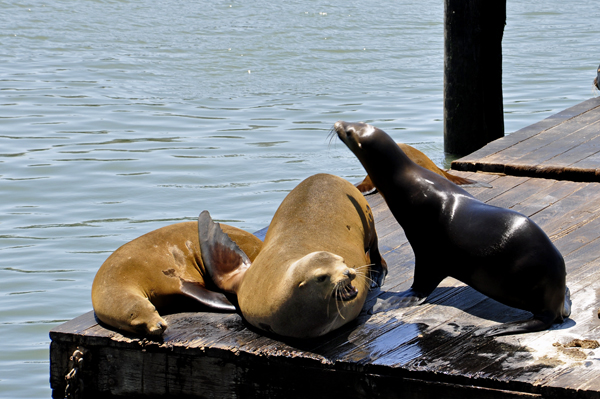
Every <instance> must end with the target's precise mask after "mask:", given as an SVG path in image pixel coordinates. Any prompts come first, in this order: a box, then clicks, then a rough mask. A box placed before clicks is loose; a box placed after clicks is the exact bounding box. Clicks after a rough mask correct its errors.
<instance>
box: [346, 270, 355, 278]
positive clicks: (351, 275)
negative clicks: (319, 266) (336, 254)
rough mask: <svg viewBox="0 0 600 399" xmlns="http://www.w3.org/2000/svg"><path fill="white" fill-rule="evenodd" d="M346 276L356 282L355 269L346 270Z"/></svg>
mask: <svg viewBox="0 0 600 399" xmlns="http://www.w3.org/2000/svg"><path fill="white" fill-rule="evenodd" d="M344 276H346V277H348V278H349V279H350V280H354V278H355V277H356V271H354V269H346V270H344Z"/></svg>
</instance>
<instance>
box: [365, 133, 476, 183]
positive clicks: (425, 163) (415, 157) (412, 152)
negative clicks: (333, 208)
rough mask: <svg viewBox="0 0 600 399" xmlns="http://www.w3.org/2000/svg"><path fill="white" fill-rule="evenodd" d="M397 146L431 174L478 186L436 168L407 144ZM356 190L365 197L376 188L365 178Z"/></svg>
mask: <svg viewBox="0 0 600 399" xmlns="http://www.w3.org/2000/svg"><path fill="white" fill-rule="evenodd" d="M397 144H398V147H400V149H401V150H402V152H403V153H404V154H406V156H407V157H409V158H410V160H411V161H413V162H414V163H416V164H417V165H419V166H421V167H423V168H425V169H429V170H430V171H432V172H433V173H437V174H438V175H440V176H442V177H445V178H446V179H448V180H450V181H451V182H452V183H454V184H458V185H463V184H478V182H476V181H475V180H471V179H467V178H465V177H460V176H456V175H453V174H450V173H448V172H446V171H445V170H443V169H440V168H438V166H437V165H436V164H435V163H433V161H432V160H431V159H430V158H429V157H428V156H427V155H425V154H423V153H422V152H421V151H419V150H417V149H416V148H414V147H411V146H409V145H408V144H404V143H397ZM356 188H358V191H360V192H361V193H363V194H365V195H368V194H374V193H376V192H377V188H376V187H375V185H374V184H373V182H372V181H371V178H370V177H369V176H367V177H365V179H364V180H363V181H362V182H361V183H359V184H357V185H356Z"/></svg>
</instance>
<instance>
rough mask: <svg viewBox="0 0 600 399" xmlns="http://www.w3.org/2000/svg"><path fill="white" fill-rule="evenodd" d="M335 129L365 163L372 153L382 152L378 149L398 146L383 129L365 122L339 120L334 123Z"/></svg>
mask: <svg viewBox="0 0 600 399" xmlns="http://www.w3.org/2000/svg"><path fill="white" fill-rule="evenodd" d="M333 130H334V131H335V132H336V133H337V135H338V137H339V138H340V140H342V141H343V142H344V144H346V146H347V147H348V148H349V149H350V150H351V151H352V152H353V153H354V155H356V157H357V158H358V159H359V160H360V161H361V162H362V163H363V164H364V163H365V161H368V158H369V157H370V156H372V155H371V154H375V155H377V154H379V153H381V151H376V149H385V148H386V147H390V148H394V149H396V148H397V147H398V146H397V144H396V142H395V141H394V140H392V138H391V137H390V136H388V135H387V134H386V133H385V132H384V131H383V130H381V129H379V128H377V127H375V126H372V125H369V124H367V123H364V122H353V123H352V122H344V121H337V122H336V123H335V124H334V125H333Z"/></svg>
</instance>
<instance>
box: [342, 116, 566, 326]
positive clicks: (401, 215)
mask: <svg viewBox="0 0 600 399" xmlns="http://www.w3.org/2000/svg"><path fill="white" fill-rule="evenodd" d="M334 130H335V132H336V133H337V135H338V137H339V138H340V139H341V140H342V141H343V142H344V143H345V144H346V145H347V146H348V148H349V149H350V150H352V152H353V153H354V154H355V155H356V157H357V158H358V159H359V160H360V162H361V163H362V165H363V166H364V167H365V169H366V170H367V172H368V174H369V176H371V179H372V180H373V183H374V184H375V186H376V187H377V189H378V190H379V192H380V193H381V195H382V196H383V197H384V199H385V201H386V203H387V204H388V206H389V208H390V210H391V212H392V213H393V215H394V217H395V218H396V220H398V222H399V223H400V225H401V226H402V228H403V229H404V231H405V233H406V237H407V238H408V241H409V242H410V245H411V246H412V248H413V251H414V253H415V273H414V280H413V285H412V287H411V289H409V290H408V291H406V292H404V293H401V294H399V295H397V296H393V297H391V298H390V299H389V300H386V301H384V303H383V304H381V305H379V304H378V305H376V306H377V307H376V308H375V311H382V310H388V309H392V308H397V307H402V306H409V305H413V304H418V303H421V302H423V301H424V300H425V299H427V296H428V295H429V294H430V293H431V292H432V291H433V290H434V289H435V287H437V285H438V284H439V283H440V282H441V281H442V280H443V279H444V278H445V277H447V276H451V277H454V278H456V279H458V280H460V281H462V282H464V283H466V284H468V285H470V286H471V287H473V288H475V289H476V290H478V291H480V292H481V293H483V294H485V295H487V296H489V297H490V298H493V299H495V300H497V301H499V302H501V303H504V304H506V305H509V306H512V307H516V308H519V309H524V310H527V311H530V312H532V313H533V318H532V319H530V320H523V321H516V322H512V323H505V324H501V325H498V326H495V327H491V328H488V329H482V330H479V331H478V332H477V333H476V334H477V335H486V336H493V335H505V334H517V333H525V332H533V331H540V330H544V329H547V328H549V327H550V326H551V325H552V324H553V323H555V322H561V321H563V319H564V318H566V317H568V316H569V315H570V305H571V301H570V299H569V291H568V288H567V287H566V285H565V280H566V271H565V263H564V260H563V257H562V255H561V254H560V252H559V251H558V250H557V249H556V247H555V246H554V245H553V244H552V242H551V241H550V239H549V238H548V236H547V235H546V234H545V233H544V232H543V231H542V229H541V228H540V227H539V226H538V225H536V224H535V223H534V222H533V221H532V220H531V219H529V218H528V217H526V216H524V215H522V214H520V213H518V212H515V211H512V210H508V209H504V208H499V207H495V206H492V205H488V204H486V203H484V202H481V201H479V200H477V199H475V198H474V197H473V196H472V195H471V194H469V193H468V192H467V191H465V190H463V189H462V188H460V187H459V186H457V185H456V184H454V183H452V182H450V181H448V180H447V179H444V178H442V177H440V176H439V175H437V174H435V173H433V172H431V171H430V170H427V169H424V168H422V167H420V166H418V165H416V164H415V163H414V162H412V161H411V160H410V159H409V158H408V157H407V156H406V155H405V154H404V153H403V152H402V150H401V149H400V148H399V147H398V146H397V145H395V143H394V141H393V140H392V138H391V137H390V136H388V135H387V134H386V133H385V132H384V131H382V130H380V129H378V128H376V127H374V126H370V125H367V124H365V123H347V122H342V121H339V122H336V123H335V126H334Z"/></svg>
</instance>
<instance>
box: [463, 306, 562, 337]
mask: <svg viewBox="0 0 600 399" xmlns="http://www.w3.org/2000/svg"><path fill="white" fill-rule="evenodd" d="M557 320H561V318H560V317H559V318H557V317H556V314H554V313H553V312H550V311H547V312H544V313H541V314H539V315H534V316H533V318H531V319H529V320H521V321H513V322H510V323H504V324H500V325H497V326H492V327H487V328H480V329H479V330H476V331H475V332H474V333H473V335H474V336H476V337H480V336H483V337H498V336H501V335H512V334H524V333H530V332H537V331H543V330H547V329H548V328H550V326H551V325H552V324H554V322H555V321H557Z"/></svg>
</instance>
